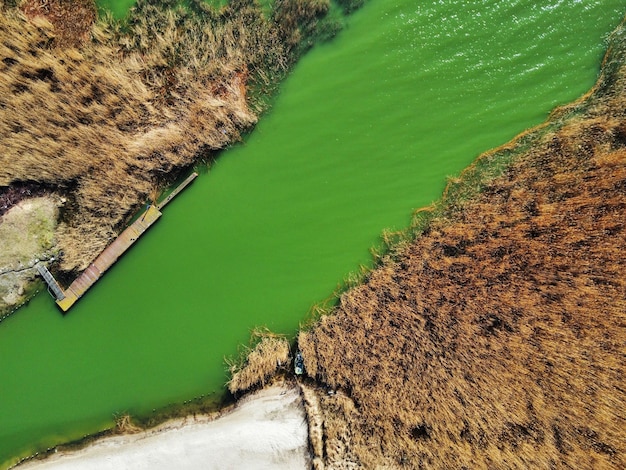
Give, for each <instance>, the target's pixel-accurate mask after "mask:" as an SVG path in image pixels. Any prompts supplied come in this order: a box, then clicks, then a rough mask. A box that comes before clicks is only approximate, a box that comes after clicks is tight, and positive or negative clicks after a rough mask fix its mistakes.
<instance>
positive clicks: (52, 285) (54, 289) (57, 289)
mask: <svg viewBox="0 0 626 470" xmlns="http://www.w3.org/2000/svg"><path fill="white" fill-rule="evenodd" d="M36 268H37V271H39V274H41V277H43V279H44V281H46V284H48V290H49V291H50V293H51V294H52V295H54V297H55V298H56V299H57V300H63V299H64V298H65V293H64V292H63V289H61V286H60V285H59V283H58V282H57V281H56V279H55V278H54V276H53V275H52V273H50V271H48V268H46V267H45V266H44V265H43V264H41V263H37V265H36Z"/></svg>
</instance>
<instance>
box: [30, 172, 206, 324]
mask: <svg viewBox="0 0 626 470" xmlns="http://www.w3.org/2000/svg"><path fill="white" fill-rule="evenodd" d="M197 176H198V174H197V173H195V172H194V173H192V174H191V175H190V176H189V177H188V178H187V179H186V180H185V181H183V182H182V183H181V184H180V185H179V186H178V187H177V188H176V189H175V190H174V191H172V193H171V194H170V195H169V196H167V197H166V198H165V199H164V200H163V201H162V202H161V203H160V204H158V205H157V206H153V205H150V206H148V208H147V209H146V210H145V211H144V212H143V214H141V215H140V216H139V217H138V218H137V220H135V221H134V222H133V223H132V224H131V225H130V226H129V227H128V228H126V230H124V231H123V232H122V233H120V235H119V236H118V237H117V238H116V239H115V240H114V241H113V243H111V244H110V245H109V246H107V247H106V248H105V249H104V251H103V252H102V253H100V255H99V256H98V257H97V258H96V259H95V260H94V262H93V263H91V264H90V265H89V267H88V268H87V269H85V270H84V271H83V273H82V274H81V275H80V276H78V277H77V278H76V279H75V280H74V282H72V284H71V285H70V286H69V287H68V288H67V289H65V290H61V292H60V293H59V292H58V290H59V289H60V287H59V286H58V284H57V283H56V281H55V279H54V278H53V277H52V275H49V276H47V275H44V274H42V277H44V279H45V280H46V282H47V283H48V286H50V287H51V290H52V292H54V293H55V297H56V303H57V305H58V306H59V307H61V309H62V310H63V311H64V312H67V311H68V310H69V309H70V308H71V307H72V305H74V303H76V301H77V300H78V299H80V298H81V297H82V296H83V294H84V293H85V292H87V290H89V288H90V287H91V286H93V285H94V284H95V283H96V281H98V279H100V277H101V276H102V275H103V274H104V273H105V271H106V270H107V269H109V268H110V267H111V266H112V265H113V264H114V263H115V262H116V261H117V260H118V259H119V257H120V256H122V255H123V254H124V253H125V252H126V250H128V249H129V248H130V247H131V246H132V245H133V244H134V243H135V242H136V241H137V239H138V238H139V237H140V236H141V235H143V234H144V233H145V231H146V230H148V228H150V226H152V224H154V223H155V222H156V221H157V220H158V219H159V218H160V217H161V209H162V208H163V207H164V206H165V205H166V204H167V203H168V202H170V201H171V200H172V199H173V198H174V197H175V196H176V195H177V194H178V193H180V191H182V190H183V189H184V188H185V187H186V186H187V185H188V184H189V183H191V182H192V181H193V180H194V179H195V178H196V177H197ZM44 269H45V268H44ZM46 271H47V270H46ZM40 272H41V271H40ZM48 274H50V273H49V272H48ZM48 277H49V278H51V279H49V278H48ZM52 286H54V287H52Z"/></svg>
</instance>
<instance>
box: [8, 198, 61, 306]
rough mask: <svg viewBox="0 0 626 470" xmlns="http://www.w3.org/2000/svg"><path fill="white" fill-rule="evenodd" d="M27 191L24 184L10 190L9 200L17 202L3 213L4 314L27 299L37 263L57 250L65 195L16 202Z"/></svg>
mask: <svg viewBox="0 0 626 470" xmlns="http://www.w3.org/2000/svg"><path fill="white" fill-rule="evenodd" d="M27 193H29V191H28V190H26V189H24V188H22V189H21V190H20V189H14V190H13V191H12V192H11V193H10V194H8V196H7V199H5V201H10V203H11V204H13V205H12V206H11V208H10V209H8V210H7V211H6V212H5V213H4V214H3V215H2V216H0V240H2V242H3V248H2V250H0V317H1V316H3V315H6V314H7V313H9V312H10V311H11V310H13V309H15V308H16V307H17V306H19V305H20V304H21V303H22V302H23V301H24V300H25V295H26V293H27V292H28V290H29V288H30V285H31V284H32V283H33V281H34V280H35V278H36V276H37V271H36V269H35V264H36V263H37V262H38V261H46V260H49V259H50V258H52V256H53V255H54V253H55V238H54V231H55V228H56V221H57V218H58V208H59V206H60V205H61V203H62V202H61V199H60V198H58V197H56V196H54V195H48V196H42V197H36V198H28V199H22V200H21V201H20V202H18V203H16V204H14V202H15V200H16V199H19V198H20V197H22V196H23V195H24V194H27ZM5 195H6V193H5Z"/></svg>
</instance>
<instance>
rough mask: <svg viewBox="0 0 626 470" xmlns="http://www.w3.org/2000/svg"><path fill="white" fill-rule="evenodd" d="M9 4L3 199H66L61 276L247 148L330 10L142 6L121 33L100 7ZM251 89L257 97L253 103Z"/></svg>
mask: <svg viewBox="0 0 626 470" xmlns="http://www.w3.org/2000/svg"><path fill="white" fill-rule="evenodd" d="M14 3H15V2H2V3H1V4H0V14H1V15H2V22H1V26H0V39H1V40H0V48H1V49H2V50H1V53H2V55H3V57H4V59H3V60H2V62H1V63H0V92H1V93H0V94H1V95H2V101H1V103H0V104H1V106H0V123H1V124H0V140H1V141H2V143H3V149H4V150H3V152H2V154H0V188H3V189H2V190H3V191H9V190H10V189H11V188H12V187H13V186H14V185H18V184H21V183H24V182H28V183H29V184H31V185H35V186H37V185H42V186H43V185H46V186H47V187H50V186H53V187H54V188H55V189H57V191H59V192H60V193H62V194H63V195H64V197H66V198H67V199H68V204H67V207H66V210H65V211H64V212H63V217H62V219H61V221H60V224H59V228H58V230H57V238H58V248H59V251H60V252H61V253H62V256H61V257H60V269H62V270H64V271H74V270H82V269H84V268H85V267H86V266H87V265H88V263H89V262H90V261H91V260H92V259H93V258H94V257H95V256H96V255H97V254H98V253H99V252H100V251H101V250H102V249H103V248H104V247H105V246H106V245H107V243H108V242H109V241H110V240H111V239H112V238H114V237H115V236H116V235H117V234H118V233H119V231H120V230H121V229H122V228H123V227H124V225H125V223H126V222H127V221H128V219H129V217H131V216H132V214H133V213H134V212H135V211H136V210H137V209H138V208H139V207H140V206H141V205H142V204H143V203H145V202H146V200H149V198H150V197H151V195H152V196H154V195H155V194H157V193H158V192H159V191H160V189H161V188H162V187H164V186H165V185H167V184H168V183H169V182H171V180H172V179H173V178H174V177H176V175H178V174H179V172H180V171H181V170H182V169H184V168H187V167H189V166H190V165H192V164H194V163H195V162H197V161H200V160H204V161H207V160H209V161H210V160H211V159H212V158H214V157H215V152H216V151H218V150H220V149H222V148H224V147H226V146H227V145H229V144H230V143H232V142H233V141H236V140H238V139H239V138H240V135H241V132H243V131H246V130H247V129H249V128H250V127H251V126H252V125H253V124H254V123H255V122H256V119H257V115H258V114H259V113H260V112H262V110H263V109H264V106H265V104H266V103H267V101H268V96H270V95H271V94H272V93H274V92H275V90H276V86H277V84H278V83H279V81H280V80H281V79H282V78H283V77H284V75H285V74H286V73H287V71H288V70H289V68H290V67H291V65H292V64H293V63H294V62H295V61H296V60H297V58H298V57H299V56H300V54H302V53H303V52H304V51H305V50H306V49H307V48H309V47H311V45H312V44H313V42H314V41H316V40H318V39H320V38H323V37H329V36H332V35H333V34H334V33H336V31H337V28H338V27H339V26H338V24H337V23H336V22H333V21H331V20H328V21H327V20H325V19H324V18H325V17H326V16H327V13H328V11H329V9H330V3H329V2H328V1H327V0H298V1H289V2H287V1H277V2H274V3H273V6H272V10H271V12H270V14H269V16H267V14H264V13H263V11H262V10H261V8H260V7H259V6H258V5H257V3H256V2H246V1H234V2H231V3H230V4H229V5H228V6H226V7H223V8H221V9H220V10H215V9H213V8H211V7H210V6H208V5H207V4H206V3H205V2H203V1H199V0H198V1H196V0H190V1H188V2H186V4H185V5H179V2H177V1H170V2H167V1H159V2H156V1H148V0H140V1H138V2H137V5H136V6H135V7H134V8H133V9H132V10H131V13H130V15H129V17H128V18H127V19H126V20H125V21H124V22H123V23H122V22H119V21H117V20H113V19H112V18H110V17H108V18H105V19H103V20H100V21H98V22H96V18H95V6H94V4H93V2H91V1H90V0H84V1H81V2H78V3H73V4H72V7H71V8H68V5H67V3H65V2H61V1H60V0H51V1H50V2H46V3H45V5H44V4H41V3H40V2H34V1H30V0H25V1H23V2H17V3H18V5H17V6H15V5H14ZM249 90H252V92H251V93H250V94H249V93H248V91H249Z"/></svg>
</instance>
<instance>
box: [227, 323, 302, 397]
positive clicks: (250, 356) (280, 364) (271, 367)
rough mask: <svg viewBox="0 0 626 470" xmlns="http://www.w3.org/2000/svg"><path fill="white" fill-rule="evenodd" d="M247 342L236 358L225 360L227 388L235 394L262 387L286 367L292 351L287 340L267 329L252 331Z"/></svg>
mask: <svg viewBox="0 0 626 470" xmlns="http://www.w3.org/2000/svg"><path fill="white" fill-rule="evenodd" d="M250 342H251V344H250V346H249V347H246V348H244V349H242V351H241V355H240V357H239V358H234V359H229V360H227V364H228V371H229V373H230V377H231V378H230V380H229V381H228V390H229V391H230V393H231V394H233V395H234V396H236V395H239V394H241V393H244V392H246V391H249V390H251V389H253V388H255V387H263V386H265V384H266V383H268V382H269V381H270V380H271V379H272V378H273V377H274V376H276V375H277V374H278V373H280V372H281V371H286V370H287V368H288V364H289V361H290V359H291V354H290V351H289V349H290V348H289V341H287V338H285V337H284V336H282V335H277V334H274V333H272V332H270V331H269V330H267V329H259V328H257V329H255V330H253V331H252V335H251V338H250Z"/></svg>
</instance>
